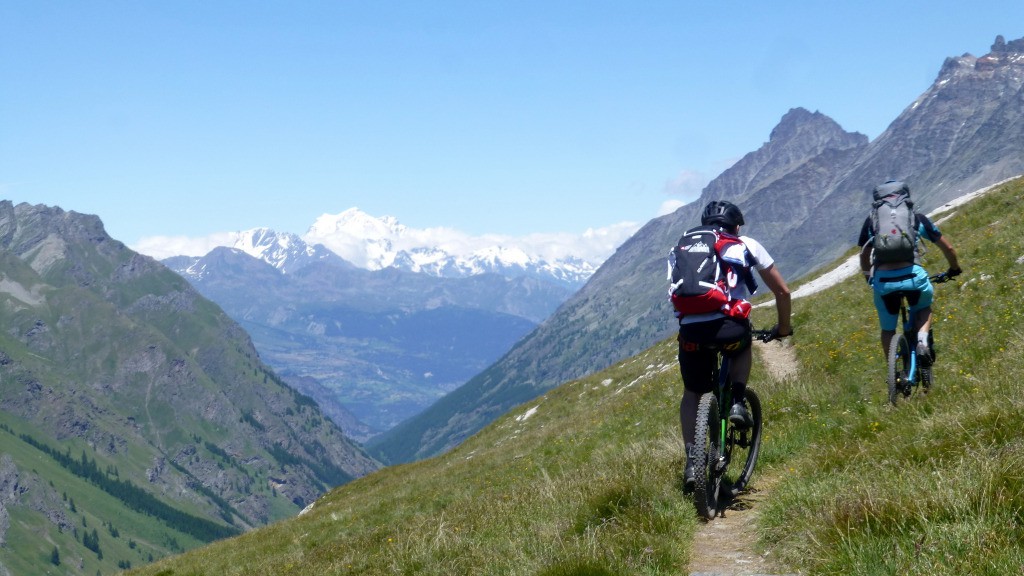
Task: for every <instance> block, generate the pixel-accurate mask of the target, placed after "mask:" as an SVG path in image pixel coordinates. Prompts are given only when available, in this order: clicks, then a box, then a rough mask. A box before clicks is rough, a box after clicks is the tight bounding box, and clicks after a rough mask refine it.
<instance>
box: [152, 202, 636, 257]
mask: <svg viewBox="0 0 1024 576" xmlns="http://www.w3.org/2000/svg"><path fill="white" fill-rule="evenodd" d="M340 216H341V215H338V217H340ZM362 216H365V217H366V218H369V219H371V220H372V222H369V223H367V222H366V221H365V220H360V221H359V222H358V224H359V225H360V227H357V228H345V227H335V226H334V224H335V222H333V221H332V218H337V217H336V216H331V215H324V216H321V218H320V219H319V220H318V223H322V224H324V226H322V227H321V228H317V225H316V224H314V226H312V227H311V228H310V229H309V231H308V232H307V233H306V235H305V236H303V237H302V239H303V240H304V241H306V242H308V243H311V244H314V243H315V244H323V245H324V246H326V247H327V248H328V249H330V250H331V251H333V252H335V253H336V254H338V255H339V256H341V257H342V258H344V259H345V260H348V261H349V262H352V263H353V264H355V265H356V266H361V267H369V266H372V265H373V263H374V262H376V263H378V264H379V263H380V258H381V257H382V255H384V254H386V253H393V252H397V251H400V250H411V249H414V248H424V247H429V248H438V249H440V250H443V251H444V252H447V253H448V254H451V255H454V256H469V255H472V254H473V253H475V252H478V251H481V250H484V249H490V248H493V247H499V248H502V249H519V250H522V251H523V252H525V253H526V254H528V255H530V256H533V257H535V258H539V259H543V260H547V261H554V260H560V259H564V258H568V257H577V258H581V259H583V260H584V261H586V262H588V263H591V264H593V265H594V266H598V265H600V264H601V263H603V262H604V261H605V260H606V259H608V257H609V256H611V255H612V254H613V253H614V252H615V250H616V249H617V248H618V247H619V246H621V245H622V243H623V242H625V241H626V240H627V239H629V237H630V236H632V235H633V233H634V232H636V231H637V230H638V229H639V228H640V226H641V223H636V222H619V223H616V224H612V225H609V226H604V227H601V228H588V229H587V230H584V231H583V232H581V233H572V232H551V233H535V234H529V235H527V236H520V237H515V236H507V235H499V234H484V235H480V236H472V235H470V234H467V233H465V232H462V231H460V230H456V229H454V228H445V227H435V228H423V229H415V228H408V227H406V226H403V225H401V224H398V222H397V220H395V219H393V218H388V217H381V218H374V217H370V216H367V215H362ZM380 221H386V224H387V225H384V226H382V225H380V224H381V222H380ZM241 234H244V233H243V232H222V233H217V234H211V235H209V236H203V237H197V238H190V237H186V236H151V237H147V238H142V239H140V240H139V241H138V243H137V244H136V245H134V246H132V249H133V250H135V251H137V252H140V253H142V254H146V255H148V256H152V257H153V258H156V259H158V260H160V259H164V258H168V257H171V256H179V255H185V256H203V255H205V254H207V253H209V252H210V250H213V249H214V248H216V247H218V246H234V245H235V242H236V240H237V239H238V238H239V236H240V235H241ZM367 240H371V241H372V242H367Z"/></svg>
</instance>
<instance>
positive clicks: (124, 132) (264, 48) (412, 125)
mask: <svg viewBox="0 0 1024 576" xmlns="http://www.w3.org/2000/svg"><path fill="white" fill-rule="evenodd" d="M996 35H1003V36H1004V37H1005V38H1006V39H1007V40H1013V39H1016V38H1021V37H1024V2H1021V0H995V1H991V2H986V3H985V4H984V5H976V4H971V3H968V2H962V1H958V2H949V1H945V0H932V1H912V2H896V1H893V0H885V1H862V2H858V3H845V2H834V3H821V2H810V1H805V2H796V1H792V2H786V1H780V2H753V1H750V2H748V1H732V2H720V3H719V2H704V3H696V2H682V1H677V2H636V1H622V2H607V1H587V2H576V1H572V2H557V1H510V2H489V1H482V0H481V1H464V2H455V1H436V2H426V1H423V2H404V1H397V2H363V1H360V2H356V1H337V2H304V1H292V2H284V1H281V2H265V1H262V2H261V1H255V0H250V1H244V2H243V1H238V2H236V1H191V0H178V1H165V2H156V1H103V2H100V1H73V2H60V1H28V0H23V1H17V0H0V198H2V199H8V200H12V201H14V202H15V203H19V202H29V203H32V204H47V205H57V206H60V207H62V208H64V209H67V210H74V211H77V212H84V213H89V214H97V215H99V216H100V217H101V218H102V220H103V221H104V224H105V225H106V228H107V231H108V232H109V233H110V234H111V235H112V236H114V237H115V238H117V239H119V240H122V241H124V242H125V243H127V244H129V245H136V244H138V242H139V241H140V239H143V238H146V237H150V236H188V237H203V236H207V235H211V234H216V233H220V232H227V231H239V230H248V229H251V228H256V227H269V228H273V229H275V230H278V231H282V232H293V233H296V234H300V235H301V234H303V233H304V232H305V231H306V230H307V229H308V228H309V226H310V225H311V224H312V223H313V222H314V221H315V220H316V218H317V217H319V216H320V215H322V214H337V213H340V212H342V211H343V210H345V209H347V208H351V207H358V208H360V209H361V210H363V211H364V212H367V213H369V214H371V215H374V216H384V215H391V216H395V217H396V218H398V219H399V220H400V221H401V222H402V223H403V224H405V225H407V226H410V227H415V228H429V227H442V226H443V227H448V228H454V229H457V230H461V231H463V232H465V233H467V234H474V235H479V234H489V233H493V234H502V235H510V236H525V235H528V234H532V233H555V232H570V233H581V232H583V231H585V230H587V229H589V228H603V227H608V226H611V225H613V224H616V223H620V222H623V221H631V222H636V223H643V222H646V221H647V220H649V219H651V218H653V217H655V216H657V215H658V214H659V213H660V211H661V210H662V206H663V205H665V204H666V203H667V202H669V203H671V202H680V201H687V200H691V199H693V198H694V196H695V195H696V193H697V192H699V190H700V188H701V187H702V186H703V185H704V184H706V183H707V181H709V180H710V179H711V178H713V177H714V176H716V175H718V174H719V173H720V172H721V171H722V170H724V169H725V168H727V167H728V166H729V165H731V164H732V163H733V162H735V161H736V160H737V159H739V158H740V157H741V156H743V155H744V154H746V153H747V152H750V151H753V150H755V149H757V148H758V147H759V146H761V144H763V143H764V142H766V141H767V140H768V137H769V135H770V132H771V129H772V128H773V127H774V126H775V125H776V123H778V121H779V120H780V119H781V117H782V116H783V115H784V114H785V113H786V112H787V111H788V110H789V109H790V108H793V107H798V106H799V107H804V108H807V109H809V110H811V111H820V112H822V113H824V114H826V115H828V116H830V117H832V118H833V119H835V120H836V121H837V122H839V124H840V125H842V126H843V127H844V128H845V129H847V130H850V131H857V132H861V133H863V134H866V135H867V136H868V137H870V138H872V139H873V138H875V137H877V136H878V135H879V134H880V133H881V132H882V131H883V130H884V129H885V128H886V126H887V125H888V124H889V123H890V122H891V121H892V120H893V119H895V118H896V116H897V115H899V114H900V112H901V111H902V110H903V109H904V108H905V107H906V106H908V105H909V104H910V103H911V102H913V100H914V99H915V98H916V97H917V96H919V95H920V94H921V93H922V92H924V91H925V90H926V89H927V88H928V87H929V86H930V85H931V83H932V82H933V80H934V79H935V77H936V75H937V74H938V71H939V68H940V67H941V65H942V63H943V61H944V59H945V58H946V57H947V56H958V55H961V54H963V53H966V52H969V53H971V54H974V55H975V56H980V55H983V54H985V53H987V52H988V51H989V47H990V46H991V44H992V43H993V41H994V39H995V37H996Z"/></svg>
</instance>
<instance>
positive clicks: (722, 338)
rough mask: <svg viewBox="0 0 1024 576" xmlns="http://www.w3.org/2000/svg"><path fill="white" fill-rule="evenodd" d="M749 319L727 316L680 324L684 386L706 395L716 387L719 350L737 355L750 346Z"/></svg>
mask: <svg viewBox="0 0 1024 576" xmlns="http://www.w3.org/2000/svg"><path fill="white" fill-rule="evenodd" d="M750 343H751V335H750V321H749V320H746V319H740V318H732V317H725V318H719V319H717V320H711V321H708V322H694V323H692V324H680V325H679V372H680V373H681V374H682V376H683V386H685V387H686V389H687V390H690V391H691V392H696V393H697V394H704V393H705V392H710V391H711V390H713V389H714V387H715V385H716V382H714V381H713V380H712V378H711V375H712V372H713V371H714V369H715V368H716V367H717V366H716V363H717V362H718V354H717V352H718V351H719V350H721V351H722V353H723V354H725V355H726V356H735V355H736V354H739V353H740V352H742V351H744V350H746V349H747V348H749V347H750Z"/></svg>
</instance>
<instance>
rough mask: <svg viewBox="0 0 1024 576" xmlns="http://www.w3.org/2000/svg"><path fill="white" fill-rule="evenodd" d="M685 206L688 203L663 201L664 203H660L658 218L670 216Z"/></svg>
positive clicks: (673, 200) (674, 200)
mask: <svg viewBox="0 0 1024 576" xmlns="http://www.w3.org/2000/svg"><path fill="white" fill-rule="evenodd" d="M687 204H688V202H683V201H682V200H677V199H675V198H672V199H670V200H665V201H664V202H662V203H661V206H660V207H659V208H658V216H664V215H666V214H671V213H673V212H675V211H676V210H678V209H679V208H681V207H683V206H686V205H687Z"/></svg>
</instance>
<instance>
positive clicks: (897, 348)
mask: <svg viewBox="0 0 1024 576" xmlns="http://www.w3.org/2000/svg"><path fill="white" fill-rule="evenodd" d="M909 372H910V345H909V344H908V343H907V338H906V336H904V335H903V334H896V335H895V336H893V337H892V342H890V343H889V372H888V375H887V377H886V382H887V384H888V386H889V403H890V404H892V405H893V406H895V405H896V403H897V402H899V399H900V397H905V396H908V395H909V391H910V383H909V382H908V381H907V374H908V373H909Z"/></svg>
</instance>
